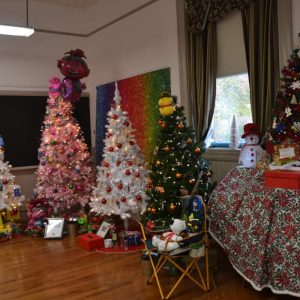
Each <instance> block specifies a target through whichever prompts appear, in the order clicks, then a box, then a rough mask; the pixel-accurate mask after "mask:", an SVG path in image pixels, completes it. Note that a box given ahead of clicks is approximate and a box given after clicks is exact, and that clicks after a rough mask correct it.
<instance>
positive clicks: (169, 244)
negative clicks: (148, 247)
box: [152, 219, 186, 252]
mask: <svg viewBox="0 0 300 300" xmlns="http://www.w3.org/2000/svg"><path fill="white" fill-rule="evenodd" d="M170 228H171V230H172V231H171V232H165V233H163V234H162V235H161V236H158V235H154V236H153V238H152V245H153V246H154V247H157V248H158V249H159V250H160V251H163V252H169V251H172V250H175V249H178V248H179V247H180V244H179V243H178V242H180V241H181V240H182V239H183V237H182V236H180V233H182V232H183V231H184V230H186V224H185V222H184V221H182V220H179V219H174V221H173V224H172V225H171V226H170Z"/></svg>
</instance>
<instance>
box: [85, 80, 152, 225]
mask: <svg viewBox="0 0 300 300" xmlns="http://www.w3.org/2000/svg"><path fill="white" fill-rule="evenodd" d="M107 115H108V118H107V120H108V125H106V128H107V132H106V139H105V148H104V154H103V161H102V162H101V166H99V167H98V176H97V186H96V187H95V188H94V190H93V197H92V199H91V203H90V206H91V207H92V211H94V212H96V213H99V214H102V215H111V214H114V215H120V217H121V219H123V220H126V221H127V220H128V218H130V217H131V216H132V214H134V215H136V216H137V215H138V214H141V213H142V212H144V210H145V208H146V199H147V196H146V192H145V191H146V187H147V181H148V173H149V171H148V170H147V169H146V167H145V161H144V158H143V156H142V154H141V151H140V148H139V146H138V145H137V144H136V140H135V134H134V132H135V129H133V128H132V126H131V122H130V120H129V118H128V113H127V112H126V111H123V110H122V109H121V97H120V95H119V91H118V87H117V84H116V90H115V96H114V102H113V104H112V107H111V110H110V111H109V112H108V114H107ZM126 224H127V223H126V222H125V226H126Z"/></svg>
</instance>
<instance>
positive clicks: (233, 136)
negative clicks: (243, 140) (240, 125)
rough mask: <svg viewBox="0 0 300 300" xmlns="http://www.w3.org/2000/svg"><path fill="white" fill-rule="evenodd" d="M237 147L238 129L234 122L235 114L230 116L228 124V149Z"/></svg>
mask: <svg viewBox="0 0 300 300" xmlns="http://www.w3.org/2000/svg"><path fill="white" fill-rule="evenodd" d="M238 147H239V135H238V129H237V124H236V118H235V115H233V117H232V121H231V126H230V142H229V148H230V149H237V148H238Z"/></svg>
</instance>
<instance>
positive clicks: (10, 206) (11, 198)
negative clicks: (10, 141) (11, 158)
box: [0, 135, 25, 211]
mask: <svg viewBox="0 0 300 300" xmlns="http://www.w3.org/2000/svg"><path fill="white" fill-rule="evenodd" d="M3 160H4V143H3V139H2V137H1V135H0V210H2V209H7V210H9V211H12V210H18V207H19V206H20V205H21V203H22V201H24V200H25V197H24V196H23V195H22V194H21V188H20V186H19V185H17V184H15V176H14V175H12V174H11V173H10V169H11V167H12V166H11V165H9V163H8V162H4V161H3Z"/></svg>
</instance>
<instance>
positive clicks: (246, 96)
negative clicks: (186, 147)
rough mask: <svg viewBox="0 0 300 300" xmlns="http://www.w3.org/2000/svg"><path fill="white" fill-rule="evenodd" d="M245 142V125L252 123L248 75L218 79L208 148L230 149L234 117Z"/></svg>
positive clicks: (207, 141)
mask: <svg viewBox="0 0 300 300" xmlns="http://www.w3.org/2000/svg"><path fill="white" fill-rule="evenodd" d="M234 115H235V118H236V125H237V129H238V137H239V141H240V143H242V142H243V140H242V139H241V135H242V134H243V129H244V125H245V124H246V123H250V122H252V115H251V105H250V89H249V80H248V74H247V73H246V74H240V75H231V76H226V77H220V78H217V87H216V104H215V111H214V117H213V121H212V124H211V128H210V130H209V134H208V136H207V139H206V144H207V146H208V147H228V146H229V142H230V135H231V123H232V119H233V116H234Z"/></svg>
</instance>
